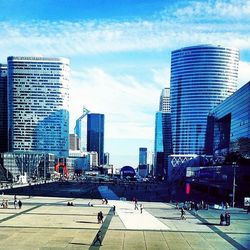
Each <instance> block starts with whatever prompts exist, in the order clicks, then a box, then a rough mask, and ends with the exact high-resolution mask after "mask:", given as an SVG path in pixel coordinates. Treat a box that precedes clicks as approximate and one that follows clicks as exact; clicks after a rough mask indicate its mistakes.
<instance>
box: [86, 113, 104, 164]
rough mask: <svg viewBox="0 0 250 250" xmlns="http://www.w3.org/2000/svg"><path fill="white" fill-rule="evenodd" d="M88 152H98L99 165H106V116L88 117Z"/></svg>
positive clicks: (93, 114)
mask: <svg viewBox="0 0 250 250" xmlns="http://www.w3.org/2000/svg"><path fill="white" fill-rule="evenodd" d="M87 151H88V152H92V151H94V152H97V154H98V162H99V165H102V164H103V163H104V114H95V113H92V114H88V116H87Z"/></svg>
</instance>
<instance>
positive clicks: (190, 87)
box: [170, 45, 239, 154]
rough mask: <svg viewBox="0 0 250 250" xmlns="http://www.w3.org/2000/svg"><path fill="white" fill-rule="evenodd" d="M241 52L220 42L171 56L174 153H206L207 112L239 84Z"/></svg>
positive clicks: (177, 51)
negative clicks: (220, 44)
mask: <svg viewBox="0 0 250 250" xmlns="http://www.w3.org/2000/svg"><path fill="white" fill-rule="evenodd" d="M238 63H239V51H238V49H234V48H225V47H222V46H216V45H199V46H192V47H186V48H182V49H178V50H175V51H173V52H172V58H171V98H170V106H171V122H172V137H173V153H174V154H203V153H204V144H205V133H206V123H207V114H208V112H209V111H210V110H211V109H212V108H214V107H215V106H216V105H218V104H219V103H221V102H222V101H223V100H225V99H226V98H227V97H228V96H230V95H231V94H232V93H233V92H234V91H235V90H236V87H237V77H238Z"/></svg>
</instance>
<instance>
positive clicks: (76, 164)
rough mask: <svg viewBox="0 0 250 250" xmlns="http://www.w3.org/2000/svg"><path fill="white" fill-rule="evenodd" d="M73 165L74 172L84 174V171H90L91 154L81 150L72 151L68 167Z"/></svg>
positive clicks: (68, 159)
mask: <svg viewBox="0 0 250 250" xmlns="http://www.w3.org/2000/svg"><path fill="white" fill-rule="evenodd" d="M70 164H71V168H72V169H73V172H74V173H76V174H82V173H83V172H84V171H89V170H90V153H88V152H82V151H80V150H76V151H73V150H70V151H69V157H68V158H67V166H69V165H70Z"/></svg>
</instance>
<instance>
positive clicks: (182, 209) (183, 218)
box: [181, 207, 186, 220]
mask: <svg viewBox="0 0 250 250" xmlns="http://www.w3.org/2000/svg"><path fill="white" fill-rule="evenodd" d="M184 215H185V210H184V208H183V207H182V208H181V220H186V218H185V216H184Z"/></svg>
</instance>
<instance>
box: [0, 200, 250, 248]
mask: <svg viewBox="0 0 250 250" xmlns="http://www.w3.org/2000/svg"><path fill="white" fill-rule="evenodd" d="M13 198H14V197H13V196H12V195H2V199H5V200H6V199H7V200H8V201H9V207H8V209H3V208H2V207H1V208H0V229H1V230H0V249H6V250H7V249H15V250H16V249H23V250H28V249H44V250H45V249H99V248H100V249H107V250H109V249H110V250H111V249H114V250H119V249H129V250H130V249H181V250H185V249H219V250H221V249H250V223H249V222H250V214H247V213H246V211H244V210H243V209H230V212H231V225H230V226H220V225H219V216H220V213H221V210H214V209H209V210H200V211H199V212H198V215H194V214H193V213H189V212H186V220H181V219H180V211H179V210H177V209H175V207H174V206H173V205H171V204H167V203H160V202H158V203H157V202H140V201H138V204H139V205H140V204H143V210H142V213H141V212H140V210H135V209H134V203H132V202H130V201H120V200H109V201H108V204H107V205H103V204H102V200H89V199H80V198H77V199H72V198H54V197H53V198H49V197H30V198H29V197H28V196H18V197H17V198H18V199H21V200H22V201H23V206H22V208H21V209H15V208H14V205H13ZM68 202H73V203H74V206H67V203H68ZM89 202H91V204H93V206H89V205H88V203H89ZM114 205H115V206H116V211H115V214H114V212H113V206H114ZM99 211H102V212H103V214H104V222H103V224H98V223H97V213H98V212H99ZM99 230H101V235H102V246H100V245H99V243H96V246H93V245H92V243H93V241H94V239H95V237H96V235H97V232H98V231H99Z"/></svg>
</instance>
